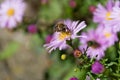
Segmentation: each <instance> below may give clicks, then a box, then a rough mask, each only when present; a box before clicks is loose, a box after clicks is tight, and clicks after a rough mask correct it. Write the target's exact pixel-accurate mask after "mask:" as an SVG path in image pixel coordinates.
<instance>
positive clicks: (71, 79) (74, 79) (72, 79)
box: [70, 77, 78, 80]
mask: <svg viewBox="0 0 120 80" xmlns="http://www.w3.org/2000/svg"><path fill="white" fill-rule="evenodd" d="M70 80H78V78H76V77H72V78H70Z"/></svg>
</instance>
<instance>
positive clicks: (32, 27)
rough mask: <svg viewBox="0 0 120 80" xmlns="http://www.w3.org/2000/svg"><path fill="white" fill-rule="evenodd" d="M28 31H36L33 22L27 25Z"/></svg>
mask: <svg viewBox="0 0 120 80" xmlns="http://www.w3.org/2000/svg"><path fill="white" fill-rule="evenodd" d="M28 32H29V33H32V34H34V33H36V32H37V27H36V25H35V24H31V25H29V26H28Z"/></svg>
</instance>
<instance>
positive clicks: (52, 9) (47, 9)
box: [39, 0, 62, 23]
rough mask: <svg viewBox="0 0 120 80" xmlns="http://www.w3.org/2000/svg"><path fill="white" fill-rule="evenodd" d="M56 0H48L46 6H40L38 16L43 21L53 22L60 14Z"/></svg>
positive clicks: (59, 7) (58, 3) (60, 10)
mask: <svg viewBox="0 0 120 80" xmlns="http://www.w3.org/2000/svg"><path fill="white" fill-rule="evenodd" d="M60 5H61V4H60V2H59V1H58V0H53V1H50V3H49V4H48V5H47V6H42V7H41V8H40V12H39V14H40V16H39V18H40V19H41V20H43V21H45V22H47V23H48V22H49V23H51V22H53V21H55V20H56V19H58V18H59V17H60V16H61V13H62V8H61V6H60Z"/></svg>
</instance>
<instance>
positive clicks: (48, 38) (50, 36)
mask: <svg viewBox="0 0 120 80" xmlns="http://www.w3.org/2000/svg"><path fill="white" fill-rule="evenodd" d="M51 39H52V35H48V36H47V37H46V39H45V41H46V43H50V41H51Z"/></svg>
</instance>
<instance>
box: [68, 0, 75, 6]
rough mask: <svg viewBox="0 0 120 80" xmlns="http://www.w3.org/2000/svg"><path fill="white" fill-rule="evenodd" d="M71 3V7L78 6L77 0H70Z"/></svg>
mask: <svg viewBox="0 0 120 80" xmlns="http://www.w3.org/2000/svg"><path fill="white" fill-rule="evenodd" d="M69 5H70V7H72V8H75V7H76V1H75V0H70V2H69Z"/></svg>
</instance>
